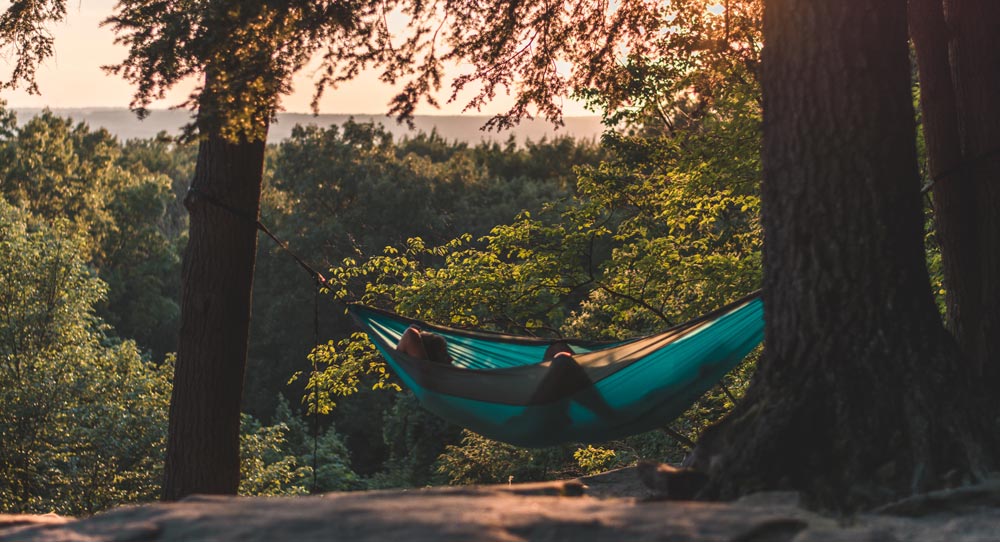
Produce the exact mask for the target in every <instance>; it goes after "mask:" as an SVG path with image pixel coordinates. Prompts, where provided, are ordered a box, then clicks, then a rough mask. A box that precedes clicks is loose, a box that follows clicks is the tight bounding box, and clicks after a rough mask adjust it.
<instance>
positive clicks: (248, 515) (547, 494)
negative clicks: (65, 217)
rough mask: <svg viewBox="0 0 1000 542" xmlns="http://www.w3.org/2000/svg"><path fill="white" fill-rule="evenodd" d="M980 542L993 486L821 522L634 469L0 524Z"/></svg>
mask: <svg viewBox="0 0 1000 542" xmlns="http://www.w3.org/2000/svg"><path fill="white" fill-rule="evenodd" d="M198 540H211V541H237V540H239V541H271V540H296V541H304V542H308V541H313V540H315V541H321V540H322V541H329V540H349V541H357V542H365V541H372V542H374V541H379V542H381V541H393V540H401V541H403V540H405V541H413V542H419V541H433V542H448V541H497V542H519V541H561V540H567V541H573V542H597V541H609V542H610V541H615V542H617V541H630V542H640V541H653V540H659V541H696V542H701V541H705V542H709V541H711V542H723V541H726V542H730V541H731V542H834V541H836V542H895V541H898V542H903V541H914V542H986V541H997V540H1000V481H998V482H994V483H987V484H983V485H979V486H975V487H967V488H960V489H955V490H950V491H944V492H938V493H933V494H928V495H923V496H919V497H915V498H912V499H909V500H907V501H903V502H900V503H896V504H894V505H891V506H889V507H886V508H885V509H883V510H881V511H879V512H878V513H872V514H865V515H860V516H857V517H853V518H849V519H834V518H829V517H824V516H821V515H818V514H815V513H812V512H809V511H806V510H804V509H802V508H800V507H799V506H798V499H797V497H796V495H795V494H791V493H761V494H756V495H751V496H749V497H746V498H744V499H742V500H739V501H736V502H732V503H698V502H684V501H667V500H661V499H659V498H658V497H657V496H656V495H654V494H653V493H652V492H651V491H650V490H648V489H646V488H645V486H643V485H642V484H641V483H639V480H638V477H637V476H636V473H635V471H634V470H633V469H624V470H621V471H614V472H610V473H606V474H603V475H599V476H594V477H589V478H582V479H579V480H570V481H564V482H551V483H542V484H519V485H512V486H506V485H501V486H478V487H463V488H432V489H423V490H410V491H403V490H398V491H369V492H360V493H331V494H327V495H317V496H312V497H299V498H237V497H201V496H197V497H192V498H189V499H186V500H184V501H181V502H178V503H172V504H153V505H147V506H137V507H123V508H119V509H116V510H112V511H110V512H106V513H104V514H99V515H97V516H94V517H91V518H87V519H81V520H72V519H69V518H60V517H57V516H0V542H8V541H18V542H35V541H38V542H41V541H46V542H49V541H51V542H55V541H59V542H84V541H86V542H126V541H128V542H139V541H164V542H168V541H169V542H173V541H178V542H180V541H184V542H189V541H198Z"/></svg>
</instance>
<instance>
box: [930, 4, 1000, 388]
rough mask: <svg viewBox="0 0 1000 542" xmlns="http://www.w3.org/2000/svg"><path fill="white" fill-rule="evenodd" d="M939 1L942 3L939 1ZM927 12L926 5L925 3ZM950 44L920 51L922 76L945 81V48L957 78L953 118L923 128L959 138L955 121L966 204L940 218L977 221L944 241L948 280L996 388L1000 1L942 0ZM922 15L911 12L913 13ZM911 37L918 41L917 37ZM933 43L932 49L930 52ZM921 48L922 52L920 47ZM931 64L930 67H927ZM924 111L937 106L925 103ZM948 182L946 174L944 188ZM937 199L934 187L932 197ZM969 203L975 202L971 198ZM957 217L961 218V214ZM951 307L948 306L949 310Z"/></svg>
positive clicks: (964, 332)
mask: <svg viewBox="0 0 1000 542" xmlns="http://www.w3.org/2000/svg"><path fill="white" fill-rule="evenodd" d="M939 1H940V0H939ZM928 9H929V8H928ZM943 13H944V14H945V15H946V19H945V23H946V29H947V30H946V32H947V34H946V37H947V38H948V41H947V43H946V44H941V43H940V42H939V41H938V40H935V42H934V43H933V44H926V45H924V46H923V47H922V49H923V50H924V51H923V52H925V53H926V54H920V55H919V63H920V65H921V81H922V82H923V81H924V72H925V68H926V71H927V72H928V77H927V81H928V83H930V82H931V81H933V80H936V79H942V80H943V79H945V78H946V77H947V75H945V74H944V73H941V72H942V71H943V70H945V69H947V67H944V66H941V62H940V61H939V60H937V58H938V57H939V55H940V54H941V51H940V50H939V49H940V48H942V47H946V48H947V49H946V51H947V54H948V60H949V64H950V66H949V67H950V70H951V73H950V79H951V80H952V81H953V83H954V93H955V102H956V106H955V109H956V113H957V118H956V119H941V118H938V116H934V117H928V118H927V123H926V126H925V131H926V133H927V137H928V141H930V139H931V138H937V139H942V138H945V137H954V135H955V134H954V131H955V130H954V129H953V128H952V126H951V125H952V124H955V125H956V126H957V136H958V137H957V141H958V142H959V143H960V145H961V153H962V154H961V157H962V158H961V162H960V164H959V165H958V167H959V168H960V169H961V171H962V176H961V177H960V178H957V179H954V180H957V181H959V187H957V188H953V190H954V191H955V192H959V191H960V193H961V205H958V206H954V207H951V206H949V207H947V208H942V209H940V210H938V209H935V210H936V212H937V215H938V220H939V223H941V224H943V223H946V222H956V221H968V222H973V223H974V225H975V226H974V227H975V232H974V233H973V234H970V235H961V234H963V233H964V232H963V231H959V232H956V233H957V234H958V235H947V236H945V237H942V239H941V250H942V255H943V257H944V258H945V262H946V264H947V263H948V260H949V259H950V260H953V261H955V262H957V263H958V264H959V265H960V267H959V268H958V269H957V270H955V271H954V273H953V276H952V277H951V280H950V281H949V282H948V284H947V287H948V288H949V289H953V288H954V289H958V290H962V291H963V292H962V293H961V294H960V295H961V296H962V297H961V298H960V299H958V300H957V301H958V304H957V306H955V307H954V309H955V314H954V316H952V317H951V318H950V320H953V321H955V322H956V325H955V328H956V331H957V333H956V335H957V337H958V339H959V342H960V344H961V346H962V348H963V350H964V351H965V352H966V353H967V354H968V355H969V356H970V357H971V358H972V360H973V362H974V363H975V365H977V366H978V368H979V370H980V371H981V373H982V375H983V376H984V377H985V379H986V380H987V381H988V382H990V383H991V384H992V385H998V384H1000V280H998V278H997V277H1000V48H998V47H997V45H996V39H997V37H998V36H1000V2H996V1H995V0H963V1H958V0H944V9H943ZM918 15H920V14H917V13H914V16H915V17H916V16H918ZM914 41H915V42H916V43H918V46H919V45H920V43H921V42H923V41H925V40H923V39H919V40H918V36H917V35H916V34H915V35H914ZM932 47H933V49H932ZM918 52H921V51H920V49H918ZM925 64H926V66H925ZM923 105H924V111H925V113H928V114H930V112H932V111H933V109H934V107H936V105H937V104H932V103H930V101H929V100H928V101H927V102H925V103H924V104H923ZM950 181H951V179H947V178H943V179H941V180H940V181H939V182H938V183H937V184H939V185H942V190H943V189H944V188H945V186H944V185H946V184H947V183H949V182H950ZM937 196H938V193H937V190H935V198H936V197H937ZM970 201H971V204H970V203H969V202H970ZM959 215H962V216H961V217H960V216H959ZM950 308H951V307H950Z"/></svg>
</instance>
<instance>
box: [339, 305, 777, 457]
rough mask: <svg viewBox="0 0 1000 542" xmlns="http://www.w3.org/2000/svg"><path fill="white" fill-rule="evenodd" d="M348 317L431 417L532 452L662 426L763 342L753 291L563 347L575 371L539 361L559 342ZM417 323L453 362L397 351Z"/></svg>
mask: <svg viewBox="0 0 1000 542" xmlns="http://www.w3.org/2000/svg"><path fill="white" fill-rule="evenodd" d="M348 311H349V312H350V314H351V315H352V316H353V317H354V319H355V321H356V322H357V323H358V324H359V325H360V326H361V327H362V328H363V329H364V330H365V331H366V332H367V333H368V337H369V339H370V340H371V341H372V342H373V343H374V345H375V346H376V348H378V350H379V352H381V354H382V356H383V357H385V359H386V361H387V362H388V363H389V365H390V366H391V367H392V368H393V370H394V372H395V374H396V375H397V376H398V377H399V379H400V380H402V382H403V384H404V385H406V386H407V387H408V388H410V389H411V390H412V391H413V393H414V395H416V397H417V399H419V400H420V402H421V404H422V405H423V406H424V407H425V408H427V410H429V411H431V412H433V413H434V414H437V415H438V416H440V417H442V418H444V419H445V420H448V421H450V422H452V423H455V424H457V425H460V426H462V427H465V428H467V429H470V430H472V431H474V432H476V433H479V434H480V435H483V436H485V437H488V438H491V439H493V440H499V441H503V442H507V443H510V444H514V445H517V446H527V447H543V446H551V445H555V444H559V443H563V442H581V443H594V442H603V441H607V440H612V439H617V438H622V437H626V436H629V435H635V434H638V433H642V432H645V431H649V430H652V429H656V428H659V427H663V426H664V425H665V424H667V423H669V422H670V421H672V420H674V419H675V418H677V416H680V415H681V414H682V413H683V412H684V411H685V410H687V409H688V407H690V406H691V405H692V404H694V402H695V401H696V400H698V398H699V397H701V395H702V394H704V393H705V392H706V391H708V390H709V389H710V388H711V387H712V386H714V385H715V384H716V383H718V382H719V381H720V380H721V379H722V377H723V376H724V375H725V374H726V373H727V372H729V371H730V370H732V369H733V368H734V367H736V365H738V364H739V363H740V361H741V360H742V359H743V358H744V357H746V355H747V354H748V353H749V352H750V351H751V350H753V349H754V348H755V347H756V346H757V345H758V344H760V342H761V341H762V340H763V334H764V316H763V304H762V302H761V300H760V297H759V294H758V293H756V292H755V293H754V294H751V295H749V296H747V297H744V298H743V299H740V300H738V301H735V302H733V303H730V304H729V305H726V306H725V307H722V308H720V309H718V310H716V311H713V312H711V313H709V314H706V315H704V316H702V317H699V318H696V319H694V320H691V321H690V322H686V323H684V324H681V325H678V326H674V327H672V328H670V329H668V330H666V331H663V332H662V333H658V334H656V335H651V336H648V337H640V338H637V339H631V340H627V341H619V342H613V343H607V342H605V343H600V342H593V341H576V340H568V341H565V342H567V343H568V344H569V345H570V346H571V347H572V349H573V351H574V352H576V355H575V356H574V357H575V360H576V364H574V366H573V367H570V368H569V369H568V370H567V369H566V368H565V367H559V368H558V369H557V368H556V367H555V366H554V365H553V363H556V362H553V361H544V362H543V361H542V357H543V355H544V353H545V351H546V349H547V348H548V347H549V346H550V345H551V344H552V343H553V342H554V340H553V339H539V338H531V337H519V336H513V335H504V334H498V333H489V332H482V331H467V330H460V329H453V328H449V327H444V326H438V325H434V324H430V323H426V322H420V321H417V320H413V319H410V318H405V317H402V316H399V315H396V314H393V313H390V312H386V311H382V310H379V309H375V308H372V307H367V306H364V305H358V304H352V305H350V306H349V307H348ZM412 324H416V325H418V326H419V327H420V328H421V329H422V330H427V331H432V332H434V333H437V334H439V335H441V336H442V337H444V339H445V340H446V341H447V342H448V352H449V354H451V356H452V358H453V363H452V364H442V363H435V362H433V361H429V360H422V359H417V358H413V357H410V356H407V355H405V354H403V353H400V352H398V351H396V348H395V346H396V344H397V343H398V342H399V339H400V337H402V335H403V332H404V331H406V328H408V327H409V326H410V325H412ZM557 372H558V373H559V374H556V373H557ZM584 375H585V377H586V378H584ZM553 377H555V378H553ZM553 380H555V381H557V382H555V385H553Z"/></svg>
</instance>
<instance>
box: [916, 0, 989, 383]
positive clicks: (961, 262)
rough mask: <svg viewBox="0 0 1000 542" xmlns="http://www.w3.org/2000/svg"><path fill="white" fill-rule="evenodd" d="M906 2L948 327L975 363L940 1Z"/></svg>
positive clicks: (969, 222)
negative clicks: (915, 59) (916, 67)
mask: <svg viewBox="0 0 1000 542" xmlns="http://www.w3.org/2000/svg"><path fill="white" fill-rule="evenodd" d="M909 4H910V6H909V7H910V10H909V26H910V36H911V38H912V39H913V44H914V47H915V48H916V51H917V66H918V71H919V76H920V107H921V110H922V112H923V126H924V138H925V141H926V144H927V161H928V166H929V170H930V176H931V178H932V179H935V180H936V181H935V183H934V185H933V192H932V193H933V201H934V219H935V221H936V223H937V228H936V230H937V231H936V233H937V238H938V242H939V244H940V246H941V257H942V262H943V264H944V282H945V288H946V294H945V303H946V306H947V322H948V328H949V329H950V330H951V332H952V333H953V334H954V335H955V339H956V340H957V341H958V344H959V346H960V347H962V349H963V351H965V352H966V353H967V354H968V356H969V359H970V360H971V361H973V362H974V363H977V364H981V359H980V358H979V357H978V355H977V354H976V353H977V352H978V351H979V350H980V349H981V345H979V344H977V343H978V342H979V336H980V334H979V333H977V332H976V331H975V330H977V329H978V328H979V326H980V322H981V321H982V316H983V298H982V292H981V285H982V276H981V275H980V258H979V243H978V240H977V239H978V236H979V233H978V224H977V220H976V215H977V210H976V196H975V190H974V185H973V184H972V180H971V179H970V176H969V171H968V169H967V168H966V167H964V160H965V158H964V156H963V152H962V141H961V137H960V129H959V120H958V103H957V102H956V98H955V85H954V81H953V79H952V72H951V61H950V59H949V53H948V43H949V31H948V26H947V23H946V22H945V16H944V6H943V5H942V3H941V0H910V3H909ZM977 370H981V367H977Z"/></svg>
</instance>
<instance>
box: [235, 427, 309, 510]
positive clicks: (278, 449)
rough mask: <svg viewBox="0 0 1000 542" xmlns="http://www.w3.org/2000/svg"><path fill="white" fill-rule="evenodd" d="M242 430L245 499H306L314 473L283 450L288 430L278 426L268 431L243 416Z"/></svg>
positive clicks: (241, 464)
mask: <svg viewBox="0 0 1000 542" xmlns="http://www.w3.org/2000/svg"><path fill="white" fill-rule="evenodd" d="M241 422H242V423H241V426H240V488H239V492H240V494H241V495H265V496H275V495H303V494H305V493H308V490H307V489H306V488H305V486H304V482H305V480H306V479H307V478H308V477H309V475H310V473H311V471H312V469H311V468H309V467H305V466H299V463H298V459H297V458H296V457H295V456H294V455H287V454H286V453H285V450H284V449H283V445H284V444H285V435H286V433H287V432H288V426H287V425H285V424H283V423H278V424H275V425H271V426H268V427H264V426H262V425H261V424H260V422H258V421H257V420H255V419H254V418H253V417H251V416H248V415H246V414H243V417H242V420H241Z"/></svg>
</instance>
